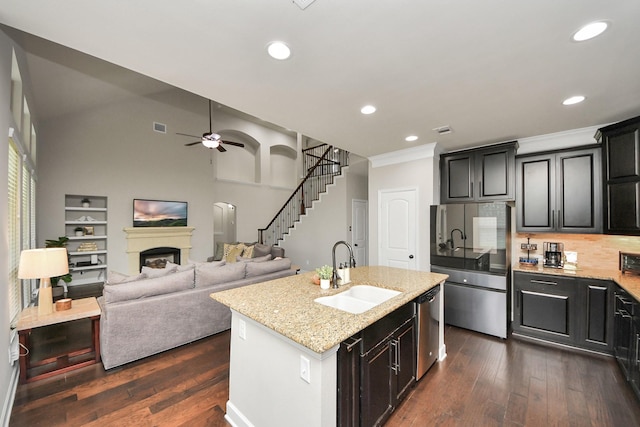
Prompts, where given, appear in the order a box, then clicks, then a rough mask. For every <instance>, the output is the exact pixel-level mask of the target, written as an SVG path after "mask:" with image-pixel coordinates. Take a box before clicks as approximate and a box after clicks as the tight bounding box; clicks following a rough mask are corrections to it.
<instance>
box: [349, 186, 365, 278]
mask: <svg viewBox="0 0 640 427" xmlns="http://www.w3.org/2000/svg"><path fill="white" fill-rule="evenodd" d="M367 211H368V202H367V201H366V200H357V199H353V200H352V201H351V242H352V243H353V256H354V257H355V259H356V265H357V266H363V265H368V263H369V259H368V256H367V247H368V243H367V240H368V239H367V236H368V230H369V227H368V225H367V224H368V219H367V218H368V213H367Z"/></svg>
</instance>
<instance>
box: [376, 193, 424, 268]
mask: <svg viewBox="0 0 640 427" xmlns="http://www.w3.org/2000/svg"><path fill="white" fill-rule="evenodd" d="M416 198H417V191H416V190H415V189H410V190H397V191H381V192H380V197H379V198H378V200H379V203H380V215H379V219H380V225H379V230H378V239H379V241H380V245H379V249H380V253H379V254H378V260H379V263H380V265H384V266H388V267H398V268H405V269H408V270H416V269H417V265H418V264H417V254H416V235H417V233H418V228H417V221H416V219H417V211H416V209H417V202H416Z"/></svg>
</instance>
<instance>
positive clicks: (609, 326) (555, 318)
mask: <svg viewBox="0 0 640 427" xmlns="http://www.w3.org/2000/svg"><path fill="white" fill-rule="evenodd" d="M512 327H513V332H514V333H517V334H521V335H525V336H529V337H534V338H539V339H543V340H547V341H551V342H556V343H560V344H566V345H570V346H574V347H579V348H582V349H587V350H593V351H597V352H600V353H605V354H611V353H612V352H613V346H614V284H613V283H612V282H609V281H604V280H595V279H581V278H574V277H562V276H559V275H551V274H538V273H523V272H519V271H517V272H514V321H513V323H512Z"/></svg>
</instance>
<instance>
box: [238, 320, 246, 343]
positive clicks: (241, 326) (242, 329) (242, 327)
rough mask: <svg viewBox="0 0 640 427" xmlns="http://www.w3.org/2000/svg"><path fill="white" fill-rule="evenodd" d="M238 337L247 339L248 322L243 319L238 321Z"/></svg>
mask: <svg viewBox="0 0 640 427" xmlns="http://www.w3.org/2000/svg"><path fill="white" fill-rule="evenodd" d="M238 336H239V337H240V339H243V340H246V339H247V322H245V321H244V320H242V319H240V320H238Z"/></svg>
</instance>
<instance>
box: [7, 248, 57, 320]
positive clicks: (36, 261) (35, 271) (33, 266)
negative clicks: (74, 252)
mask: <svg viewBox="0 0 640 427" xmlns="http://www.w3.org/2000/svg"><path fill="white" fill-rule="evenodd" d="M68 272H69V260H68V258H67V249H66V248H43V249H42V248H41V249H26V250H24V251H22V253H21V254H20V265H19V267H18V278H19V279H40V288H39V290H38V315H39V316H40V315H45V314H50V313H53V296H52V292H51V277H57V276H62V275H65V274H67V273H68Z"/></svg>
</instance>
